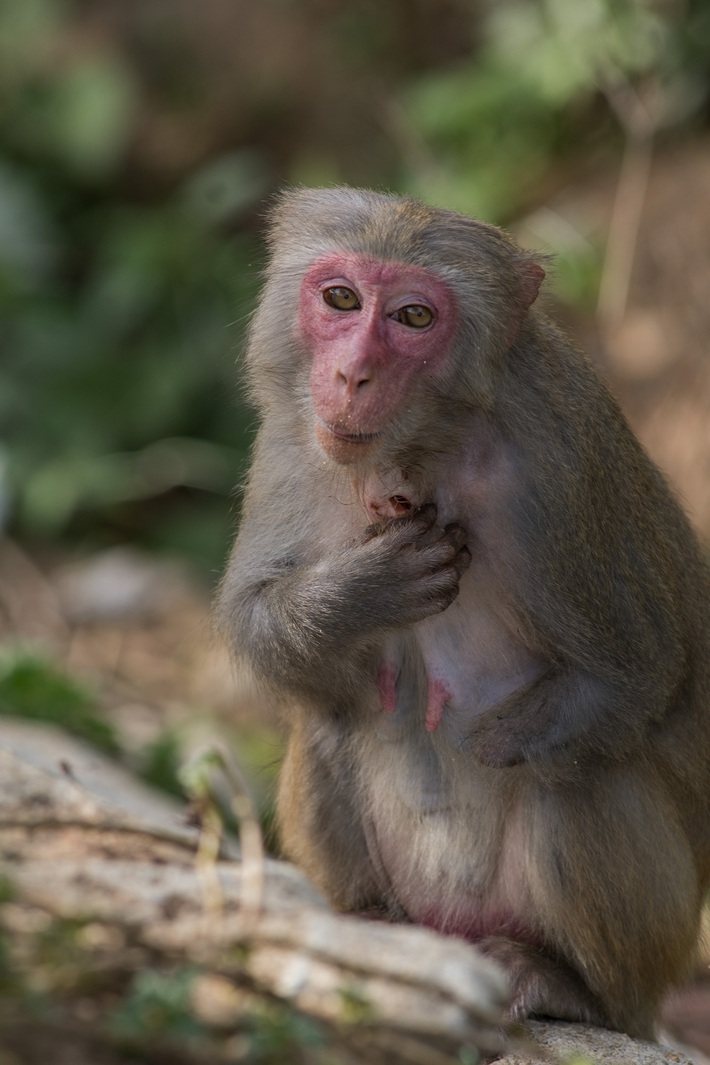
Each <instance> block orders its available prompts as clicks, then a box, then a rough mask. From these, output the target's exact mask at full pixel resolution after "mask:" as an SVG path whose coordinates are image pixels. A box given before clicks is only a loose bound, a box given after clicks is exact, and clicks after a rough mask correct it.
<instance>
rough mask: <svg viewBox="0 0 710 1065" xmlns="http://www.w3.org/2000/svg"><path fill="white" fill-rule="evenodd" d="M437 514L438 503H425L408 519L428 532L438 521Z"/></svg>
mask: <svg viewBox="0 0 710 1065" xmlns="http://www.w3.org/2000/svg"><path fill="white" fill-rule="evenodd" d="M436 515H437V509H436V503H431V502H429V503H423V504H422V506H421V507H418V508H417V510H415V511H414V512H413V513H412V516H411V517H410V518H408V519H407V520H408V521H409V522H410V523H411V524H412V525H413V526H415V528H417V529H421V530H422V532H426V531H427V530H429V529H431V528H432V526H433V525H434V523H435V522H436Z"/></svg>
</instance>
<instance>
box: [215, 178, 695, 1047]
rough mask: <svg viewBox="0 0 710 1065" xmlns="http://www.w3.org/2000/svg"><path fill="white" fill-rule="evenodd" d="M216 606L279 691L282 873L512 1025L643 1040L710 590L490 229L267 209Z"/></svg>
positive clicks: (676, 892)
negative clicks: (472, 974) (453, 967)
mask: <svg viewBox="0 0 710 1065" xmlns="http://www.w3.org/2000/svg"><path fill="white" fill-rule="evenodd" d="M269 241H270V248H271V259H270V263H269V266H268V269H267V272H266V284H265V287H264V291H263V295H262V297H261V302H260V304H259V307H258V309H257V312H256V315H255V318H254V320H253V324H252V327H251V337H250V344H249V349H248V353H247V360H246V361H247V368H248V378H249V383H250V388H251V395H252V397H253V400H254V402H255V404H256V406H257V408H258V409H259V411H260V414H261V419H262V422H261V428H260V431H259V435H258V438H257V441H256V445H255V452H254V458H253V467H252V471H251V475H250V478H249V484H248V489H247V492H246V498H245V501H244V508H243V514H242V520H241V528H240V531H239V533H238V536H237V540H236V544H235V547H234V552H233V555H232V558H231V561H230V564H229V568H228V571H227V573H226V576H225V578H224V581H223V583H222V587H221V592H220V597H219V607H218V610H219V616H220V620H221V623H222V625H223V627H224V629H225V630H226V632H227V633H228V636H229V639H230V642H231V645H232V647H233V649H234V652H235V654H236V655H237V656H238V658H239V659H240V660H242V661H243V662H244V663H246V664H247V666H248V668H249V670H250V671H251V674H252V675H253V677H254V678H255V680H256V681H257V682H258V683H259V684H260V685H261V686H262V687H263V688H264V689H265V690H267V691H268V692H270V693H272V694H275V695H276V696H277V697H278V699H279V701H280V702H281V703H282V704H283V706H284V708H285V710H286V714H287V719H288V722H289V742H288V749H287V753H286V757H285V762H284V765H283V770H282V774H281V778H280V791H279V798H278V817H279V823H280V831H281V835H282V841H283V847H284V849H285V852H286V854H287V855H288V856H289V857H291V858H292V859H293V860H294V861H295V862H297V863H298V864H299V865H300V866H301V867H302V868H303V869H304V870H305V871H306V872H307V873H308V874H309V875H310V876H311V878H312V879H313V880H314V881H315V883H316V884H317V885H318V886H319V887H320V888H321V889H322V890H323V891H324V892H325V893H326V894H327V895H328V896H329V898H330V899H331V900H332V902H333V903H334V904H335V905H336V906H337V907H339V908H341V909H342V910H347V911H367V910H379V911H380V912H382V913H384V914H386V915H387V916H389V918H391V919H393V920H401V921H411V922H416V923H420V924H422V925H426V926H429V927H431V928H434V929H437V930H439V931H440V932H441V933H443V934H445V935H452V936H460V937H464V938H465V939H467V940H469V941H470V942H472V943H475V944H476V945H477V946H478V947H479V948H480V949H481V950H482V951H483V952H484V953H486V954H487V955H489V956H492V957H494V958H496V959H498V960H499V961H500V963H501V964H502V965H503V967H504V969H505V970H506V972H507V974H508V977H509V982H510V988H511V995H512V1007H511V1013H512V1016H513V1017H514V1018H515V1019H521V1018H523V1017H526V1016H529V1015H535V1016H547V1017H553V1018H560V1019H564V1020H570V1021H580V1022H588V1023H592V1024H599V1025H604V1026H607V1027H611V1028H614V1029H618V1030H621V1031H624V1032H627V1033H629V1034H630V1035H632V1036H637V1037H652V1035H653V1031H654V1019H655V1017H656V1013H657V1008H658V1005H659V1001H660V999H661V997H662V996H663V994H664V992H665V991H666V989H667V988H668V987H669V986H670V985H672V984H674V983H676V982H678V981H681V980H682V979H683V978H684V975H685V973H686V971H687V969H688V966H689V964H690V962H691V960H692V956H693V952H694V948H695V944H696V940H697V936H698V928H699V915H700V910H701V905H702V901H703V894H704V892H705V890H706V888H707V885H708V880H709V878H710V590H709V587H708V585H709V582H708V575H707V573H706V571H705V568H704V563H703V560H702V558H701V555H700V551H699V548H698V545H697V543H696V542H695V539H694V537H693V534H692V532H691V530H690V527H689V524H688V522H687V520H686V519H685V517H684V516H683V514H682V512H681V509H680V507H679V506H678V504H677V503H676V502H675V501H674V499H673V498H672V496H671V494H670V492H669V490H668V488H667V486H666V484H665V483H664V480H663V477H662V475H661V474H660V473H659V471H658V470H657V469H656V468H655V467H654V465H653V464H652V463H651V462H650V460H649V459H648V458H647V456H646V455H645V453H644V452H643V450H642V449H641V447H640V445H639V444H638V443H637V441H636V440H635V438H634V436H633V434H632V432H631V430H630V428H629V426H628V425H627V423H626V422H625V420H624V418H623V416H622V414H621V413H620V411H619V409H618V407H617V405H616V403H615V401H614V400H613V399H612V398H611V396H610V395H609V392H608V391H607V389H606V387H605V386H604V384H603V383H602V382H601V380H600V379H599V377H598V375H597V373H596V372H595V370H594V369H593V368H592V366H591V364H590V362H589V361H588V360H587V358H586V357H585V356H584V355H582V354H580V353H579V352H578V351H576V350H575V349H574V348H573V347H572V346H571V345H570V343H569V341H568V340H566V339H565V338H564V337H563V336H562V335H561V334H560V332H558V330H557V329H556V328H555V326H554V325H552V324H551V323H550V321H548V319H547V318H546V317H545V316H544V315H543V314H542V313H541V312H540V311H539V310H538V309H537V308H536V306H535V300H536V297H537V295H538V290H539V287H540V284H541V282H542V280H543V277H544V268H543V265H542V263H541V262H540V256H536V255H535V254H532V253H529V252H526V251H523V250H521V249H520V248H519V247H517V246H516V245H515V244H514V243H513V242H512V241H511V240H510V239H509V238H508V237H507V236H506V235H505V234H504V233H502V232H501V231H500V230H498V229H496V228H494V227H492V226H489V225H486V224H483V223H481V222H478V221H474V220H472V219H470V218H467V217H464V216H462V215H459V214H455V213H453V212H450V211H444V210H436V209H433V208H429V207H426V206H424V205H422V204H421V203H418V202H416V201H414V200H410V199H400V198H397V197H393V196H389V195H382V194H379V193H374V192H363V191H355V190H349V189H323V190H308V189H303V190H300V191H295V192H288V193H286V194H285V195H283V196H282V197H281V199H280V200H279V202H278V204H277V205H276V208H275V210H274V212H273V219H272V225H271V230H270V236H269Z"/></svg>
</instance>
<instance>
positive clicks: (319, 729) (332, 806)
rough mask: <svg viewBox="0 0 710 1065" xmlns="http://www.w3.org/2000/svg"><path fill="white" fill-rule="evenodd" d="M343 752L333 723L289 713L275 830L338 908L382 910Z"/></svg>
mask: <svg viewBox="0 0 710 1065" xmlns="http://www.w3.org/2000/svg"><path fill="white" fill-rule="evenodd" d="M349 754H350V751H349V742H348V736H347V733H346V732H345V731H344V730H343V729H342V727H341V726H339V725H338V724H337V723H335V722H326V721H324V719H323V718H322V717H321V716H320V715H318V716H317V717H315V718H314V717H313V716H312V715H306V714H300V715H297V716H296V717H295V719H294V723H293V728H292V731H291V735H290V737H289V743H288V748H287V751H286V758H285V760H284V763H283V767H282V769H281V776H280V781H279V791H278V799H277V820H278V825H279V834H280V837H281V842H282V845H283V849H284V851H285V853H286V855H287V856H288V857H289V858H290V859H291V860H292V861H294V862H295V863H296V864H297V865H299V866H300V867H301V868H302V869H303V870H304V872H306V873H307V875H308V876H309V877H310V878H311V880H312V881H313V882H314V883H315V885H316V886H317V887H318V888H320V890H321V891H323V892H324V893H325V894H326V895H327V897H328V899H329V900H330V901H331V902H332V903H333V905H334V906H336V907H337V908H338V909H342V910H365V909H368V908H373V909H379V908H381V907H382V908H385V907H386V905H387V900H386V898H385V897H384V894H383V891H382V888H381V883H380V881H378V877H377V875H376V872H375V869H374V867H373V865H372V862H371V859H370V854H369V851H368V846H367V840H366V835H365V828H364V823H363V818H362V814H361V810H360V809H359V804H358V798H357V795H358V792H357V783H356V781H355V778H354V772H353V767H352V759H351V758H350V757H349Z"/></svg>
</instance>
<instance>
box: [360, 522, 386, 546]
mask: <svg viewBox="0 0 710 1065" xmlns="http://www.w3.org/2000/svg"><path fill="white" fill-rule="evenodd" d="M390 525H391V522H389V521H374V522H373V523H372V525H368V526H367V528H366V529H365V531H364V533H363V534H362V541H361V542H362V543H363V544H368V543H369V542H370V540H376V539H377V537H378V536H382V534H383V533H384V532H386V531H387V529H388V528H389V527H390Z"/></svg>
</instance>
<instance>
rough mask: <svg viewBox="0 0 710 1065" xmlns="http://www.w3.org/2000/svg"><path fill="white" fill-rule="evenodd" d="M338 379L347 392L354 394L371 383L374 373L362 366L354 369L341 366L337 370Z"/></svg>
mask: <svg viewBox="0 0 710 1065" xmlns="http://www.w3.org/2000/svg"><path fill="white" fill-rule="evenodd" d="M336 380H337V382H338V384H339V385H340V386H341V387H344V388H345V390H346V392H349V393H351V394H352V393H353V392H359V391H361V390H362V389H363V388H364V387H365V385H368V384H369V383H370V381H371V380H372V373H371V371H370V370H367V369H365V368H363V367H362V366H357V367H353V368H352V369H340V368H339V369H338V370H337V371H336Z"/></svg>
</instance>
